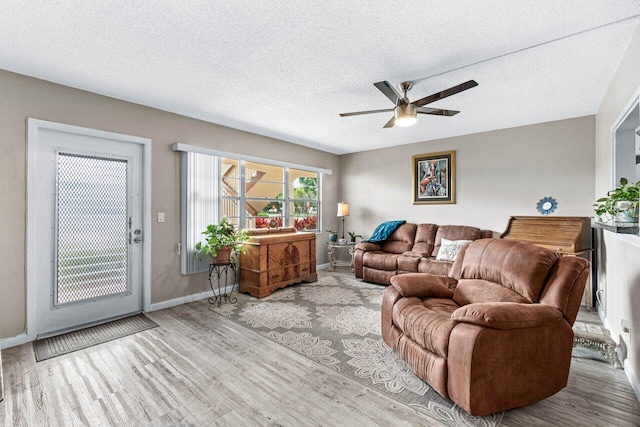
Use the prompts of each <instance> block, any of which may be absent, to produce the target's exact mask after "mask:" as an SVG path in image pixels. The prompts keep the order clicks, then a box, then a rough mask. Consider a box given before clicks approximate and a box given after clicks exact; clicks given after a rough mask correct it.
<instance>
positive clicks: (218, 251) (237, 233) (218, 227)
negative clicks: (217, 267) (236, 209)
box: [194, 218, 249, 264]
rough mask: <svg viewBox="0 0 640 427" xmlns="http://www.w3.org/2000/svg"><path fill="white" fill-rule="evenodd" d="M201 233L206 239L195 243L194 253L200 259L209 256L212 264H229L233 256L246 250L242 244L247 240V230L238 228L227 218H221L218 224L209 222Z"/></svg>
mask: <svg viewBox="0 0 640 427" xmlns="http://www.w3.org/2000/svg"><path fill="white" fill-rule="evenodd" d="M202 234H204V236H205V239H206V240H205V241H204V242H198V243H196V246H195V249H196V252H195V254H194V256H195V257H196V258H197V259H199V260H200V261H202V260H203V257H206V256H210V257H211V260H212V261H211V263H212V264H229V263H230V262H231V258H232V257H233V256H237V254H238V253H240V252H242V253H245V252H246V250H245V248H244V247H243V246H242V244H243V243H244V242H246V241H247V240H249V235H248V234H247V231H246V230H239V229H238V228H237V227H236V226H235V225H234V224H231V223H229V221H228V220H227V218H222V219H221V220H220V222H219V223H218V224H209V225H208V226H207V229H206V230H205V231H203V232H202Z"/></svg>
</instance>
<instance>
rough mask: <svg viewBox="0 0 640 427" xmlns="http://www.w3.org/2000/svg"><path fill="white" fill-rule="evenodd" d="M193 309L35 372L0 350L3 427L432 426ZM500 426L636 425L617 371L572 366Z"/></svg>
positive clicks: (26, 352) (18, 355)
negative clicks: (562, 385) (563, 379)
mask: <svg viewBox="0 0 640 427" xmlns="http://www.w3.org/2000/svg"><path fill="white" fill-rule="evenodd" d="M208 308H209V305H208V303H206V301H199V302H194V303H190V304H185V305H182V306H178V307H173V308H170V309H166V310H161V311H157V312H153V313H150V314H149V315H148V316H149V317H150V318H151V319H153V320H154V321H155V322H157V323H158V324H159V325H160V327H159V328H155V329H151V330H148V331H144V332H142V333H138V334H135V335H132V336H129V337H125V338H122V339H119V340H116V341H112V342H109V343H105V344H102V345H98V346H95V347H91V348H89V349H86V350H82V351H79V352H75V353H72V354H68V355H65V356H61V357H57V358H54V359H50V360H47V361H44V362H40V363H36V362H35V358H34V354H33V350H32V346H31V344H25V345H22V346H18V347H14V348H10V349H6V350H3V352H2V362H3V366H4V377H5V378H4V381H5V400H4V401H3V402H0V420H2V421H3V423H2V425H4V426H68V425H91V426H101V425H158V426H160V425H162V426H164V425H176V426H186V425H229V426H250V425H251V426H252V425H256V426H262V425H265V426H267V425H269V426H272V425H275V426H307V425H323V426H334V425H335V426H376V425H380V426H418V425H420V426H435V425H440V424H439V423H438V422H436V421H434V420H432V419H430V418H428V417H427V416H426V415H424V414H421V413H418V412H417V411H415V410H413V409H411V408H409V407H407V406H405V405H403V404H401V403H399V402H397V401H395V400H393V399H391V398H389V397H387V396H384V395H382V394H380V393H377V392H375V391H373V390H371V389H369V388H367V387H365V386H363V385H361V384H359V383H357V382H355V381H352V380H350V379H348V378H346V377H344V376H342V375H340V374H339V373H336V372H334V371H332V370H329V369H327V368H325V367H323V366H321V365H319V364H316V363H315V362H312V361H310V360H309V359H307V358H305V357H303V356H300V355H298V354H297V353H294V352H292V351H290V350H288V349H286V348H284V347H282V346H280V345H278V344H276V343H274V342H272V341H270V340H269V339H267V338H264V337H262V336H260V335H258V334H255V333H253V332H252V331H250V330H248V329H245V328H243V327H240V326H238V325H236V324H234V323H232V322H231V321H229V320H228V319H226V318H224V317H222V316H218V315H217V314H215V313H213V312H212V311H211V310H209V309H208ZM500 425H505V426H530V425H559V426H560V425H562V426H574V425H575V426H585V425H588V426H610V425H615V426H625V425H629V426H632V425H636V426H637V425H640V404H639V403H638V401H637V400H636V398H635V395H634V394H633V391H632V390H631V387H630V386H629V384H628V382H627V379H626V377H625V375H624V372H623V371H622V370H616V369H614V368H613V367H611V366H610V365H608V364H607V363H603V362H600V361H595V360H590V359H587V358H580V359H574V361H573V363H572V368H571V375H570V379H569V385H568V387H567V388H566V389H564V390H563V391H561V392H560V393H558V394H556V395H555V396H552V397H551V398H549V399H546V400H544V401H542V402H538V403H536V404H534V405H531V406H529V407H526V408H520V409H516V410H512V411H507V412H506V413H505V414H504V416H503V417H502V420H501V423H500Z"/></svg>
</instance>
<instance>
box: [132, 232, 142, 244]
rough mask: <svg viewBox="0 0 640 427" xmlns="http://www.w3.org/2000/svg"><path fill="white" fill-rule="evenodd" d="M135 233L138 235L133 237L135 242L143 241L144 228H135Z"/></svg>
mask: <svg viewBox="0 0 640 427" xmlns="http://www.w3.org/2000/svg"><path fill="white" fill-rule="evenodd" d="M133 234H135V236H136V237H134V238H133V242H134V243H140V242H142V230H139V229H138V230H133Z"/></svg>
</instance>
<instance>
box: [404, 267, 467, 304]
mask: <svg viewBox="0 0 640 427" xmlns="http://www.w3.org/2000/svg"><path fill="white" fill-rule="evenodd" d="M457 283H458V281H457V280H455V279H452V278H450V277H446V276H435V275H433V274H427V273H409V274H399V275H397V276H393V277H392V278H391V285H392V286H393V287H394V288H396V290H397V291H398V293H399V294H400V295H402V296H403V297H405V298H408V297H418V298H424V297H438V298H453V288H455V286H456V284H457Z"/></svg>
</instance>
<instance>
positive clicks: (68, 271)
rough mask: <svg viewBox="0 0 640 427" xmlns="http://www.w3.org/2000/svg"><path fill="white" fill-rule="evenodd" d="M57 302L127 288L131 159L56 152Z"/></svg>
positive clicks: (82, 298)
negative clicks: (128, 165)
mask: <svg viewBox="0 0 640 427" xmlns="http://www.w3.org/2000/svg"><path fill="white" fill-rule="evenodd" d="M57 160H58V162H57V176H56V179H57V194H56V196H57V197H56V203H57V206H56V228H57V230H56V231H57V248H56V249H57V250H56V276H57V277H56V285H55V286H54V292H53V294H54V295H53V296H54V299H53V301H54V305H61V304H68V303H72V302H78V301H84V300H92V299H96V298H99V297H105V296H110V295H115V294H121V293H124V292H127V291H128V290H129V289H128V283H129V280H128V277H129V272H128V231H129V226H130V224H129V222H128V206H127V200H128V196H127V182H128V179H127V160H122V159H112V158H105V157H92V156H84V155H78V154H69V153H58V156H57Z"/></svg>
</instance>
